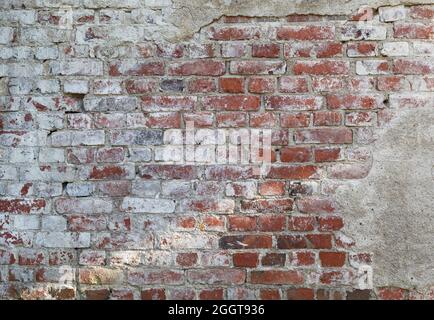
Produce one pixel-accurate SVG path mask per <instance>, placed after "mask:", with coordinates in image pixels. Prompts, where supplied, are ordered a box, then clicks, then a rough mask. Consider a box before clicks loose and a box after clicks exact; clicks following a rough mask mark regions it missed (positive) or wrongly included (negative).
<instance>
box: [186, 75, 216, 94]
mask: <svg viewBox="0 0 434 320" xmlns="http://www.w3.org/2000/svg"><path fill="white" fill-rule="evenodd" d="M216 88H217V86H216V84H215V81H214V79H208V78H199V79H191V80H190V81H189V82H188V91H190V92H191V93H207V92H214V91H216Z"/></svg>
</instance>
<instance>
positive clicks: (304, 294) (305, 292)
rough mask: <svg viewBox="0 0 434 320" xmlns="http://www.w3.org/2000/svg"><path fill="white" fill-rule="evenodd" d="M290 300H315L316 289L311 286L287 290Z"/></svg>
mask: <svg viewBox="0 0 434 320" xmlns="http://www.w3.org/2000/svg"><path fill="white" fill-rule="evenodd" d="M286 295H287V299H288V300H313V299H314V291H313V289H309V288H293V289H288V290H287V291H286Z"/></svg>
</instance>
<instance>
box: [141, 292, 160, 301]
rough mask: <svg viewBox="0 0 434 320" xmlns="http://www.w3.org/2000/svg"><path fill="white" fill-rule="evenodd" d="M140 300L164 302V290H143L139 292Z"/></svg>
mask: <svg viewBox="0 0 434 320" xmlns="http://www.w3.org/2000/svg"><path fill="white" fill-rule="evenodd" d="M141 298H142V300H166V292H165V290H164V289H145V290H143V291H142V292H141Z"/></svg>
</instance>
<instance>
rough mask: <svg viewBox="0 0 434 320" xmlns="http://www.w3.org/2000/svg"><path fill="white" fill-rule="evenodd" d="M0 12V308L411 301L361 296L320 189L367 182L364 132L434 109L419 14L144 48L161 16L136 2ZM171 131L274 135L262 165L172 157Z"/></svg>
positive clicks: (430, 31) (239, 23) (247, 20)
mask: <svg viewBox="0 0 434 320" xmlns="http://www.w3.org/2000/svg"><path fill="white" fill-rule="evenodd" d="M21 3H25V4H26V6H24V7H23V6H19V5H17V4H21ZM14 5H15V6H14ZM1 6H3V9H2V11H0V95H1V97H0V111H1V117H0V127H1V132H0V161H1V162H0V196H1V198H0V297H1V298H2V299H17V298H23V299H37V298H40V299H52V298H54V299H133V298H134V299H210V298H211V299H212V298H214V299H299V298H302V299H355V298H369V297H370V298H380V299H382V298H385V299H387V298H392V299H400V298H408V297H410V298H411V297H415V293H413V292H411V291H410V290H408V289H409V288H398V287H394V286H393V284H390V286H389V287H376V286H375V283H374V285H371V283H370V282H371V279H370V272H371V269H370V268H369V265H370V263H371V262H372V259H375V256H372V253H371V252H360V251H358V250H356V249H354V248H355V247H354V246H355V243H354V242H353V240H352V239H351V238H349V237H348V236H347V235H346V234H345V232H344V231H343V229H342V228H344V226H345V223H346V221H345V217H344V216H343V215H342V211H341V208H340V207H339V205H338V204H337V203H336V201H335V198H334V191H335V190H336V188H337V186H338V185H339V183H340V182H341V181H345V180H348V179H361V178H364V177H366V176H367V175H368V174H369V170H370V167H371V163H372V154H371V150H370V145H371V143H372V142H373V136H374V134H375V130H376V128H379V127H382V126H386V125H387V123H388V122H389V121H390V120H391V119H393V117H394V115H395V114H396V113H399V112H400V110H402V109H403V108H413V107H418V106H421V105H433V95H432V94H430V93H429V92H432V91H433V90H434V75H433V74H434V43H433V41H432V39H433V37H434V24H433V18H434V7H433V6H432V5H426V6H422V5H417V6H410V7H404V6H396V7H381V8H379V9H371V8H367V7H365V8H362V9H361V10H356V11H355V12H354V14H353V15H350V16H341V15H337V16H323V15H296V14H294V15H290V16H286V17H280V18H255V17H242V16H239V17H228V16H223V17H221V18H220V19H218V20H217V21H214V22H213V23H211V24H210V25H208V26H205V27H203V28H201V30H200V31H199V32H197V33H196V34H194V35H193V37H192V38H191V39H189V40H184V41H178V42H165V41H158V40H157V41H147V40H146V39H149V36H148V35H149V34H150V33H152V32H153V30H154V29H152V28H153V26H158V25H161V24H163V22H162V21H161V19H162V16H161V14H160V13H161V12H160V9H158V8H157V9H155V8H153V10H151V9H149V8H142V9H140V8H138V7H139V6H140V4H139V2H138V1H133V0H131V1H109V2H107V3H105V4H102V2H101V1H84V5H83V6H82V7H79V8H76V7H73V8H72V10H71V9H70V8H68V7H66V9H65V7H61V8H56V5H55V4H53V3H51V4H50V5H45V6H41V5H37V4H35V2H34V1H10V3H6V4H2V5H1ZM110 7H112V8H110ZM157 7H158V6H157ZM187 122H193V123H194V126H195V128H196V132H197V136H196V141H195V143H196V144H197V148H196V149H195V150H196V151H195V152H197V153H198V154H201V152H205V153H206V152H207V150H208V151H209V150H210V149H209V148H211V149H213V148H214V147H215V146H214V144H213V143H211V142H209V141H214V140H213V139H214V138H215V135H216V132H218V129H230V128H232V129H237V130H238V129H241V128H250V129H267V130H271V132H272V139H271V149H270V150H262V152H264V153H265V152H266V151H270V152H271V160H272V164H271V167H270V168H269V170H268V171H267V172H266V174H264V175H257V174H256V173H255V171H254V170H253V169H254V168H253V165H250V164H242V165H241V164H219V163H212V162H209V163H207V161H204V163H200V164H198V163H187V162H185V161H182V160H185V158H186V157H187V156H188V154H187V153H184V154H183V153H182V150H183V149H182V145H180V144H179V143H177V142H176V141H177V139H179V138H180V137H182V135H183V134H184V133H185V130H184V129H185V128H186V125H187ZM207 146H211V147H209V148H207ZM201 147H202V148H203V149H200V148H201ZM197 150H199V151H197ZM200 150H202V151H200ZM167 156H169V158H170V159H169V160H173V163H171V162H170V161H168V159H167ZM172 156H173V158H171V157H172ZM196 156H199V155H197V154H196ZM202 160H203V159H202ZM205 160H206V159H205Z"/></svg>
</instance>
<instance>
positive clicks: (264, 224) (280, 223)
mask: <svg viewBox="0 0 434 320" xmlns="http://www.w3.org/2000/svg"><path fill="white" fill-rule="evenodd" d="M285 220H286V217H285V216H284V215H261V216H259V217H258V230H259V231H267V232H268V231H269V232H271V231H282V230H284V229H285Z"/></svg>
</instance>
